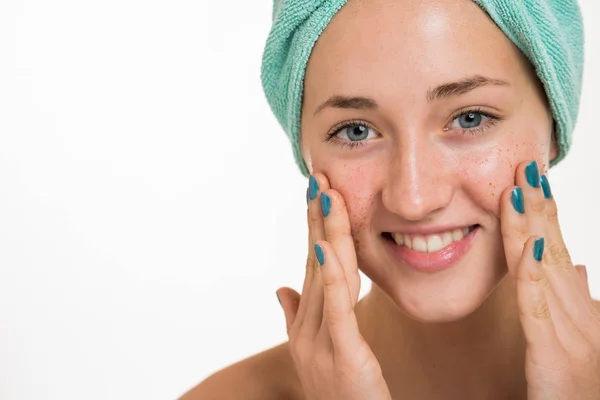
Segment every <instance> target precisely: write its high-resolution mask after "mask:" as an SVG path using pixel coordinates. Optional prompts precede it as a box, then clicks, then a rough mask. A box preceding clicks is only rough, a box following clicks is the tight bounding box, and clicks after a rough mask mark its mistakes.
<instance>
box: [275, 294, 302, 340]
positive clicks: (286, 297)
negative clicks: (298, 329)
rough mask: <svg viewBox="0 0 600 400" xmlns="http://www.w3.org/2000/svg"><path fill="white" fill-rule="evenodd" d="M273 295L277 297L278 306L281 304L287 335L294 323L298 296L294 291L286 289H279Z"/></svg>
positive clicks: (298, 300) (298, 301)
mask: <svg viewBox="0 0 600 400" xmlns="http://www.w3.org/2000/svg"><path fill="white" fill-rule="evenodd" d="M275 294H276V295H277V299H278V300H279V304H281V308H283V313H284V315H285V325H286V331H287V332H288V335H289V333H290V330H291V329H292V326H293V324H294V321H295V320H296V315H297V313H298V305H299V303H300V294H299V293H298V292H296V291H295V290H294V289H291V288H287V287H283V288H279V290H277V291H276V292H275Z"/></svg>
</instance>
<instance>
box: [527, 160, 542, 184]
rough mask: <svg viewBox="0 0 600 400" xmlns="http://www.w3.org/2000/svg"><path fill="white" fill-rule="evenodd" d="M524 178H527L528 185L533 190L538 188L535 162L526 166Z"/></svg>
mask: <svg viewBox="0 0 600 400" xmlns="http://www.w3.org/2000/svg"><path fill="white" fill-rule="evenodd" d="M525 177H526V178H527V182H528V183H529V185H531V186H533V187H534V188H538V187H540V170H539V168H538V165H537V162H535V161H532V162H530V163H529V164H527V167H525Z"/></svg>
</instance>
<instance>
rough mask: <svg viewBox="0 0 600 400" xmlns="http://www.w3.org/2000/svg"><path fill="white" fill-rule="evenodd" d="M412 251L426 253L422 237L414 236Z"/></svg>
mask: <svg viewBox="0 0 600 400" xmlns="http://www.w3.org/2000/svg"><path fill="white" fill-rule="evenodd" d="M412 249H413V250H415V251H421V252H423V253H426V252H427V242H426V241H425V238H424V237H422V236H415V237H414V238H413V241H412Z"/></svg>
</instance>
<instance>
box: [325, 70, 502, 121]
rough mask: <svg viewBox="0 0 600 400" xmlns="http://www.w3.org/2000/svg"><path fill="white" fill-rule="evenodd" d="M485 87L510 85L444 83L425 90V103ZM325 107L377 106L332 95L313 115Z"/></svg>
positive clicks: (477, 79)
mask: <svg viewBox="0 0 600 400" xmlns="http://www.w3.org/2000/svg"><path fill="white" fill-rule="evenodd" d="M487 85H494V86H510V83H508V82H507V81H504V80H502V79H493V78H488V77H486V76H481V75H475V76H472V77H468V78H464V79H461V80H458V81H455V82H449V83H444V84H441V85H439V86H436V87H435V88H433V89H429V90H427V94H426V99H427V101H434V100H442V99H445V98H448V97H450V96H459V95H462V94H465V93H467V92H470V91H471V90H474V89H477V88H479V87H482V86H487ZM326 107H332V108H353V109H357V110H366V109H368V110H376V109H377V108H378V104H377V102H376V101H375V100H373V99H371V98H369V97H361V96H342V95H334V96H331V97H330V98H329V99H327V101H325V102H324V103H323V104H321V105H320V106H319V107H317V109H316V110H315V114H314V115H316V114H317V113H318V112H319V111H321V110H322V109H324V108H326Z"/></svg>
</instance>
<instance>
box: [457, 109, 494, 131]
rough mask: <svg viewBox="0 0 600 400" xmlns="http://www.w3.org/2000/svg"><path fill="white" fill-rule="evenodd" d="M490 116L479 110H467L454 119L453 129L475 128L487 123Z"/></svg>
mask: <svg viewBox="0 0 600 400" xmlns="http://www.w3.org/2000/svg"><path fill="white" fill-rule="evenodd" d="M489 119H490V117H488V116H487V115H485V114H483V113H481V112H478V111H467V112H464V113H462V114H461V115H459V116H458V117H456V118H454V119H453V120H452V125H450V128H451V129H474V128H478V127H479V126H480V125H482V124H485V123H486V122H487V121H488V120H489Z"/></svg>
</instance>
